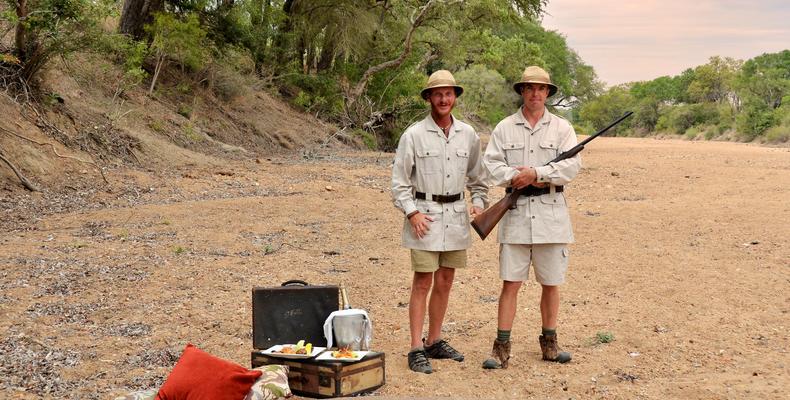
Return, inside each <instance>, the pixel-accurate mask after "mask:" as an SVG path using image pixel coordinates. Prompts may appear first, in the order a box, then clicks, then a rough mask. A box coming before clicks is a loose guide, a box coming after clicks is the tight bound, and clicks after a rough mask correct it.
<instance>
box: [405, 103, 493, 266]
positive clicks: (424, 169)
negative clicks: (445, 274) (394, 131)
mask: <svg viewBox="0 0 790 400" xmlns="http://www.w3.org/2000/svg"><path fill="white" fill-rule="evenodd" d="M464 187H466V188H468V189H469V191H470V193H471V201H472V204H473V205H475V206H477V207H480V208H485V207H486V206H487V203H488V185H487V184H486V182H485V180H484V173H483V166H482V164H481V145H480V137H479V136H477V133H476V132H475V130H474V128H472V127H471V126H470V125H469V124H466V123H464V122H461V121H459V120H458V119H456V118H453V125H452V127H451V128H450V130H449V134H448V136H447V137H445V136H444V133H442V130H441V129H440V128H439V127H438V126H437V125H436V122H435V121H434V120H433V117H431V115H430V114H429V115H428V116H427V117H426V118H425V119H423V120H422V121H420V122H417V123H415V124H413V125H412V126H410V127H409V128H408V129H406V132H404V133H403V135H401V137H400V142H399V143H398V150H397V152H396V154H395V162H394V163H393V165H392V198H393V201H394V203H395V207H396V208H398V209H400V210H401V211H403V214H404V215H409V214H410V213H412V212H413V211H420V212H421V213H423V214H425V215H427V216H430V217H431V218H433V222H429V224H430V230H429V231H428V232H427V233H426V235H425V236H423V237H422V239H419V238H418V237H417V236H416V235H415V234H414V232H413V230H412V228H411V223H409V220H408V219H405V218H404V223H403V233H402V235H401V236H402V240H403V246H404V247H407V248H410V249H417V250H428V251H453V250H463V249H467V248H469V246H470V245H471V237H470V234H469V213H468V211H467V208H466V199H467V198H469V197H468V196H464V198H462V199H461V200H458V201H456V202H453V203H438V202H435V201H429V200H418V199H416V198H415V192H423V193H426V194H431V195H434V194H435V195H454V194H457V193H464ZM426 198H427V196H426Z"/></svg>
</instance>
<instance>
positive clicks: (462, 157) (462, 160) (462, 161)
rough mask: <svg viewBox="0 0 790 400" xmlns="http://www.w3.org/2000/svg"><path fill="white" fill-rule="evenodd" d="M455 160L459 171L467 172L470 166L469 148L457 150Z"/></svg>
mask: <svg viewBox="0 0 790 400" xmlns="http://www.w3.org/2000/svg"><path fill="white" fill-rule="evenodd" d="M455 162H456V166H457V168H458V171H461V172H466V169H467V168H468V167H469V150H465V149H458V150H456V151H455Z"/></svg>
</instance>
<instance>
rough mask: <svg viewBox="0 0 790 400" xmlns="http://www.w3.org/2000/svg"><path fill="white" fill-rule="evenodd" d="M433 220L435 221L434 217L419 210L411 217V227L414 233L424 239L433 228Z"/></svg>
mask: <svg viewBox="0 0 790 400" xmlns="http://www.w3.org/2000/svg"><path fill="white" fill-rule="evenodd" d="M431 222H433V218H431V217H429V216H427V215H425V214H423V213H421V212H419V211H417V212H416V213H415V214H413V215H412V216H410V217H409V223H411V229H412V230H413V231H414V234H415V235H417V237H418V238H420V239H422V237H423V236H425V234H427V233H428V231H429V230H431V224H430V223H431Z"/></svg>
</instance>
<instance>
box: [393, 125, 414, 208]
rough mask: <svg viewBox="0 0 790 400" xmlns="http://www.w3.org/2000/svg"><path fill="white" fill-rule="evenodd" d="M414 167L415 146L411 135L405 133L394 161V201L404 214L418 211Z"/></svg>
mask: <svg viewBox="0 0 790 400" xmlns="http://www.w3.org/2000/svg"><path fill="white" fill-rule="evenodd" d="M413 168H414V146H413V144H412V140H411V135H409V134H408V133H404V134H403V135H402V136H401V137H400V141H399V142H398V150H397V152H396V153H395V161H393V163H392V201H393V204H394V205H395V207H396V208H398V209H399V210H401V211H402V212H403V214H404V215H408V214H410V213H412V212H414V211H417V206H416V205H415V204H414V194H413V184H412V182H411V175H412V169H413Z"/></svg>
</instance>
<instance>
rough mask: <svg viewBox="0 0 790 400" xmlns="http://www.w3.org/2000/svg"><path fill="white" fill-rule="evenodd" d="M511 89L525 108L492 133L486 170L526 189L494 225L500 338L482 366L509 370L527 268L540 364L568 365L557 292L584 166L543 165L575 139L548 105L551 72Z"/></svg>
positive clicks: (571, 161)
mask: <svg viewBox="0 0 790 400" xmlns="http://www.w3.org/2000/svg"><path fill="white" fill-rule="evenodd" d="M513 88H514V89H515V91H516V92H517V93H519V94H520V95H521V97H522V99H523V101H524V105H523V106H522V107H521V109H520V110H519V111H518V112H516V113H515V114H513V115H511V116H509V117H507V118H505V119H504V120H502V121H501V122H500V123H499V124H498V125H497V126H496V128H495V129H494V131H493V132H492V134H491V140H490V141H489V143H488V147H487V148H486V151H485V154H484V156H483V164H484V166H485V167H486V169H487V170H488V172H489V173H490V175H491V176H492V180H493V182H492V183H493V184H495V185H500V186H506V187H507V190H508V191H510V190H512V189H513V188H515V189H521V188H524V187H526V188H527V190H526V192H525V194H524V195H522V196H521V197H520V198H519V199H518V201H517V203H516V205H517V206H516V208H515V209H513V210H509V211H508V212H507V214H505V216H504V217H503V218H502V221H500V222H499V234H498V237H499V243H500V247H499V270H500V278H501V279H502V281H503V283H502V293H501V294H500V297H499V310H498V315H497V323H498V326H497V339H496V340H494V346H493V350H492V352H491V353H492V354H491V358H490V359H488V360H486V361H485V362H484V363H483V368H507V366H508V359H509V358H510V348H511V344H510V331H511V329H512V327H513V320H514V319H515V316H516V305H517V296H518V291H519V288H521V284H522V283H523V281H525V280H527V277H528V273H529V266H530V264H531V265H532V266H533V269H534V271H535V278H536V280H537V281H538V282H539V283H540V284H541V288H542V292H541V297H540V316H541V322H542V324H543V330H542V334H541V335H540V337H539V338H538V340H539V343H540V347H541V351H542V353H543V359H544V360H547V361H556V362H560V363H565V362H568V361H570V359H571V355H570V353H567V352H563V351H561V350H560V349H559V347H558V345H557V332H556V328H557V314H558V313H559V306H560V294H559V286H558V285H560V284H562V283H564V282H565V272H566V270H567V268H568V248H567V244H568V243H572V242H573V231H572V230H571V221H570V215H569V213H568V206H567V203H566V201H565V196H564V193H563V192H564V190H563V189H564V186H563V185H566V184H568V183H569V182H570V181H571V180H573V178H574V177H576V174H577V173H578V172H579V169H580V168H581V160H580V158H579V156H578V155H576V156H575V157H571V158H568V159H565V160H562V161H559V162H555V163H551V164H549V165H545V164H546V163H548V162H549V161H551V160H552V159H554V158H555V157H557V156H558V155H560V154H561V153H562V152H564V151H567V150H569V149H570V148H572V147H573V146H575V145H576V133H575V132H574V130H573V127H572V126H571V124H570V123H568V121H566V120H564V119H562V118H560V117H557V116H556V115H553V114H551V113H550V112H549V111H548V110H547V109H546V106H545V101H546V99H547V98H548V97H549V96H551V95H553V94H554V93H556V91H557V86H555V85H554V84H553V83H551V78H550V77H549V74H548V73H547V72H546V71H544V70H543V69H542V68H539V67H535V66H532V67H527V68H526V69H525V70H524V73H523V75H522V78H521V81H519V82H518V83H516V84H515V85H514V86H513Z"/></svg>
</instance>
